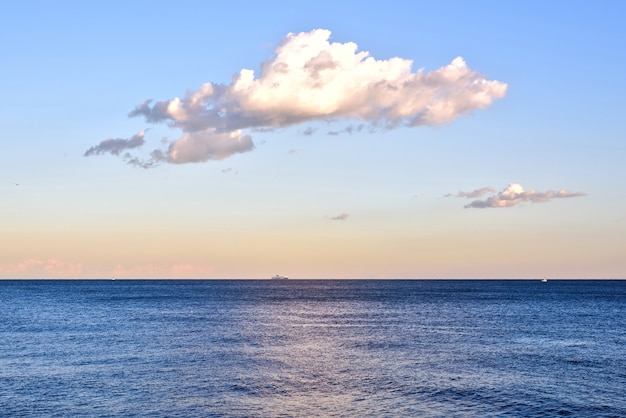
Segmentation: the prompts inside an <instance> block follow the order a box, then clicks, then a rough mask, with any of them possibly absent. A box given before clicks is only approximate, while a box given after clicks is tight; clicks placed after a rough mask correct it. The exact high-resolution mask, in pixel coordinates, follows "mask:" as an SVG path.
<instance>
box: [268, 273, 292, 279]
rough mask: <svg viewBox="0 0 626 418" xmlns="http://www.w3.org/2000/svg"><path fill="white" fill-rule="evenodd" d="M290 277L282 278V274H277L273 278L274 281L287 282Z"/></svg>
mask: <svg viewBox="0 0 626 418" xmlns="http://www.w3.org/2000/svg"><path fill="white" fill-rule="evenodd" d="M287 279H288V277H286V276H281V275H280V274H277V275H276V276H272V280H287Z"/></svg>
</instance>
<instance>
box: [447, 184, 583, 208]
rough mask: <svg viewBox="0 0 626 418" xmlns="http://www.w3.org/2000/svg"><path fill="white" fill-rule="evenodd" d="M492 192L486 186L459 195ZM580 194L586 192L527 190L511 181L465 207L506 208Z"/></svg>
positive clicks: (471, 196)
mask: <svg viewBox="0 0 626 418" xmlns="http://www.w3.org/2000/svg"><path fill="white" fill-rule="evenodd" d="M490 192H493V189H492V188H491V187H484V188H481V189H476V190H474V191H472V192H467V193H466V192H459V193H458V194H457V196H458V197H467V198H474V197H476V196H482V195H483V194H486V193H490ZM579 196H585V193H580V192H570V191H568V190H559V191H557V192H554V191H547V192H538V191H536V190H529V191H525V190H524V188H523V187H522V185H520V184H517V183H511V184H509V186H508V187H507V188H506V189H504V190H502V191H500V192H498V193H496V194H495V195H493V196H490V197H488V198H487V199H485V200H474V201H473V202H472V203H470V204H467V205H465V208H478V209H485V208H506V207H511V206H515V205H518V204H519V203H521V202H532V203H544V202H548V201H550V200H553V199H565V198H570V197H579Z"/></svg>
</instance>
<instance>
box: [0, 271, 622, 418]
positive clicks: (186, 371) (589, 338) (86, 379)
mask: <svg viewBox="0 0 626 418" xmlns="http://www.w3.org/2000/svg"><path fill="white" fill-rule="evenodd" d="M0 292H1V293H0V308H1V312H2V321H1V322H0V415H2V416H12V417H39V416H41V417H49V416H58V417H71V416H77V417H78V416H80V417H86V416H98V417H107V416H129V417H133V416H136V417H138V416H150V417H196V416H197V417H207V416H209V417H210V416H215V417H218V416H234V417H249V416H260V417H306V416H329V417H330V416H341V417H345V416H372V417H401V416H407V417H414V416H424V417H440V416H441V417H449V416H480V417H488V416H526V417H528V416H541V417H550V416H590V417H591V416H593V417H626V282H623V281H550V282H549V283H541V282H539V281H339V280H328V281H295V280H289V281H121V280H117V281H87V280H85V281H0Z"/></svg>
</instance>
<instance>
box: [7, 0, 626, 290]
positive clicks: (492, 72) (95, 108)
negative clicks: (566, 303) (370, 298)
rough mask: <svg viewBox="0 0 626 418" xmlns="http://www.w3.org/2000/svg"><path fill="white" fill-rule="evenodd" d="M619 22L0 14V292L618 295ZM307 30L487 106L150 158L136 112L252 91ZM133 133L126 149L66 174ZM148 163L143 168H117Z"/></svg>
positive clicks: (154, 8) (518, 17) (499, 11)
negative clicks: (210, 289) (46, 282)
mask: <svg viewBox="0 0 626 418" xmlns="http://www.w3.org/2000/svg"><path fill="white" fill-rule="evenodd" d="M625 9H626V6H624V5H623V3H621V2H617V1H613V2H609V1H605V2H598V3H596V4H592V3H589V2H571V1H568V2H559V1H555V2H549V3H547V4H545V3H544V2H495V1H479V2H462V1H443V2H379V3H375V4H360V2H358V3H357V2H342V3H341V4H334V3H333V2H323V1H322V2H320V1H316V2H287V1H284V2H265V3H263V4H258V3H256V2H243V3H237V4H234V3H233V4H230V3H220V4H217V5H213V4H207V3H205V2H192V1H182V2H177V3H176V4H174V3H171V2H167V3H166V2H139V1H136V2H130V4H127V3H125V2H116V1H112V2H107V3H102V4H95V5H93V4H85V3H84V2H70V1H61V2H55V3H54V4H53V3H50V2H32V1H31V2H29V1H24V2H19V3H17V2H16V3H14V4H3V5H2V6H0V41H1V44H2V45H3V47H2V54H1V58H0V59H1V64H2V65H1V67H0V68H1V69H0V74H2V75H3V77H2V79H3V83H2V99H3V100H1V101H0V113H1V114H2V129H1V130H0V140H1V141H2V144H3V150H4V152H3V153H2V154H0V164H1V167H2V182H0V190H1V191H2V194H3V204H2V206H0V223H1V225H2V228H1V229H0V230H1V231H2V232H0V234H1V236H0V238H1V239H0V254H1V255H0V277H4V278H12V277H15V278H22V277H24V278H30V277H32V278H41V277H50V278H53V277H68V278H74V277H89V278H91V277H93V278H97V277H110V276H112V275H115V276H116V277H128V278H133V277H138V278H150V277H155V278H165V277H174V278H179V277H180V278H184V277H190V278H266V277H270V276H271V275H273V274H276V273H280V274H285V275H288V276H291V277H294V278H535V277H539V276H543V275H548V276H550V277H555V278H558V277H561V278H616V277H620V278H624V277H625V276H626V250H625V248H626V190H625V188H624V186H623V183H624V180H625V179H626V170H625V169H624V168H623V160H624V157H625V156H626V145H625V144H624V129H623V125H624V124H623V116H622V115H623V113H624V110H625V106H624V104H623V97H624V93H626V85H625V81H624V76H623V68H624V64H625V57H626V53H625V52H624V47H623V45H624V41H625V40H626V29H624V25H623V22H622V20H623V16H624V15H625V13H624V12H625ZM316 29H326V30H328V31H330V32H331V35H330V38H329V42H331V43H337V44H346V43H349V42H354V43H355V44H357V45H358V51H368V52H369V56H370V57H373V58H374V59H376V60H379V61H381V62H383V61H385V60H390V59H392V58H394V57H399V58H402V59H404V60H411V61H412V63H413V64H412V67H411V70H412V72H416V71H417V70H418V69H420V68H423V73H424V74H429V73H431V74H434V72H436V71H437V70H438V69H441V68H443V67H446V66H448V65H449V64H450V63H451V62H452V61H453V60H454V59H455V58H456V57H459V56H460V57H462V58H463V60H464V61H465V62H466V64H467V67H468V68H469V70H471V71H472V72H475V74H479V75H480V77H484V80H486V81H490V82H499V83H502V84H506V92H505V94H504V95H503V96H502V97H496V96H493V100H492V101H491V102H490V103H489V104H488V105H486V106H484V108H476V109H474V110H473V111H469V112H462V113H460V114H458V115H454V117H452V118H451V119H450V120H446V121H444V122H443V123H426V124H424V125H423V126H413V127H409V126H406V125H407V122H406V121H407V120H408V119H406V118H405V119H402V121H403V123H399V126H397V127H395V128H394V129H384V128H381V125H380V119H377V120H373V119H372V118H370V119H368V117H364V116H363V114H362V113H360V114H358V115H357V114H355V113H353V114H334V115H332V116H329V117H322V116H317V117H315V118H312V119H304V120H303V121H301V122H299V123H296V122H293V123H292V122H290V123H286V124H285V125H284V126H277V125H271V126H269V125H267V126H265V125H263V126H259V127H257V128H256V129H255V128H254V127H250V126H244V127H243V129H242V130H241V135H242V138H243V137H245V136H246V135H249V136H250V139H249V141H251V142H250V143H251V144H253V146H251V147H248V148H245V150H243V148H242V152H236V153H233V154H230V155H226V154H220V155H219V156H217V157H215V158H208V160H207V161H202V162H186V161H174V160H172V159H171V154H167V152H168V150H172V149H174V148H172V147H175V145H172V144H173V143H176V144H180V143H177V142H176V140H177V139H179V138H181V135H182V131H181V129H176V128H171V127H168V125H167V124H168V121H169V123H174V122H176V120H174V119H171V118H170V119H167V120H164V121H162V122H159V123H151V122H149V121H147V120H146V118H145V117H142V116H141V115H140V116H138V117H132V118H131V117H128V114H129V112H131V111H133V109H135V108H136V107H137V106H139V105H140V104H141V103H142V102H144V101H145V100H147V99H153V102H152V104H151V105H152V106H153V105H154V103H156V101H159V100H161V101H171V100H172V99H174V98H175V97H179V98H181V99H184V97H186V95H188V94H191V93H193V92H196V91H198V89H200V88H201V86H203V85H204V84H205V83H213V84H212V85H218V84H222V85H225V86H228V85H231V83H233V80H234V78H233V77H235V76H236V75H238V74H239V73H240V71H241V70H242V69H250V70H254V75H255V77H256V78H258V77H259V76H260V74H261V66H262V64H263V63H264V62H268V61H271V60H273V59H275V53H276V51H277V49H276V48H277V47H278V46H280V45H282V44H281V42H283V43H284V42H286V41H284V40H285V39H286V36H287V34H289V33H292V34H296V35H297V34H304V35H303V37H305V36H308V35H306V34H310V33H312V31H314V30H316ZM302 39H304V38H302ZM307 39H308V38H307ZM347 80H350V78H348V79H347ZM339 86H341V84H339ZM337 88H340V87H337ZM337 88H334V89H329V90H328V92H329V93H332V92H334V91H337ZM294 91H295V92H300V91H303V90H299V89H294ZM446 91H448V92H452V93H454V94H457V93H458V94H459V95H460V96H461V98H463V97H465V96H464V95H463V94H462V93H463V91H462V89H460V88H458V87H456V86H452V87H449V86H448V90H446ZM350 93H352V92H351V91H348V92H343V93H342V94H340V95H339V96H340V98H341V99H342V100H343V99H344V98H346V97H348V98H350ZM452 93H451V94H452ZM354 94H355V97H356V96H358V94H357V92H355V93H354ZM420 94H421V92H420V91H419V90H416V91H411V92H408V93H407V94H405V95H404V96H402V97H401V98H400V99H399V101H398V102H397V103H396V104H397V106H398V108H400V107H402V106H405V105H406V104H407V103H408V102H410V101H411V100H413V99H415V98H416V97H420ZM220 100H221V99H220ZM241 100H243V99H240V102H238V103H243V102H241ZM355 100H356V99H355ZM369 100H370V101H372V100H373V101H376V100H378V98H376V97H374V98H372V97H370V99H369ZM381 100H382V99H381ZM458 100H461V99H458ZM270 102H272V103H275V100H270ZM286 103H289V101H287V102H286ZM381 103H382V102H381ZM394 103H395V102H394ZM456 104H462V103H460V102H458V101H457V102H456ZM294 106H295V105H294ZM287 107H289V106H287ZM376 109H379V110H380V109H381V108H376ZM289 110H290V109H286V110H284V111H286V112H287V113H289ZM150 112H152V113H151V115H153V116H154V115H156V113H155V112H156V111H155V110H154V108H152V110H150ZM416 112H417V111H416ZM146 114H147V113H146ZM255 115H257V116H258V117H259V118H261V119H263V115H261V113H255ZM412 115H414V114H412ZM144 116H145V114H144ZM166 116H167V115H166ZM170 116H171V115H170ZM237 117H238V116H237V115H236V114H235V115H234V116H233V118H230V117H229V116H228V115H226V117H225V118H226V120H229V121H230V120H232V121H234V122H233V123H236V122H237V120H238V119H237ZM263 120H269V119H263ZM387 121H389V120H388V119H387ZM177 123H183V122H181V120H178V122H177ZM377 123H378V125H377ZM359 126H362V129H360V130H357V129H356V128H357V127H359ZM346 128H353V129H352V132H347V131H346ZM145 129H148V130H147V131H145V136H144V137H143V140H144V141H145V143H144V144H143V145H142V146H141V147H138V148H132V149H130V148H129V149H124V152H122V153H121V154H120V155H118V156H115V155H111V154H110V153H107V152H104V153H102V154H97V155H91V156H88V157H85V156H84V154H85V152H86V151H87V150H88V149H90V148H92V147H98V146H100V145H102V141H104V140H107V139H122V140H128V139H130V138H131V137H133V135H136V134H138V133H139V132H141V131H142V130H145ZM307 133H311V134H307ZM334 133H338V134H337V135H335V134H334ZM163 138H164V140H163V143H162V142H161V140H162V139H163ZM109 144H110V143H109ZM168 144H169V145H168ZM244 145H245V144H244ZM168 146H169V147H170V148H168ZM154 149H160V150H162V152H163V154H162V159H161V160H159V161H157V162H158V164H156V166H154V167H152V168H149V169H144V168H140V167H137V166H133V165H132V164H128V163H127V162H128V160H129V158H126V159H125V158H123V155H124V153H125V152H126V151H128V152H131V153H132V156H133V157H137V158H141V159H143V160H142V161H148V160H150V158H151V157H150V151H152V150H154ZM220 150H222V148H220ZM194 152H195V151H194ZM220 152H221V151H220ZM195 155H196V154H194V158H196V159H198V158H200V160H202V159H203V158H204V157H202V156H201V157H196V156H195ZM218 157H219V158H218ZM168 158H169V160H168ZM194 161H195V160H194ZM181 162H182V163H181ZM511 184H513V185H521V188H520V187H519V186H509V185H511ZM480 189H484V191H485V193H484V194H482V195H478V193H475V196H474V197H470V198H468V197H460V196H459V195H463V194H464V193H465V194H471V193H470V192H472V191H476V190H480ZM560 190H563V191H566V192H562V194H561V195H560V197H559V191H560ZM561 197H565V198H561ZM475 201H477V202H478V203H477V204H475V205H474V206H473V207H466V206H471V205H472V202H475Z"/></svg>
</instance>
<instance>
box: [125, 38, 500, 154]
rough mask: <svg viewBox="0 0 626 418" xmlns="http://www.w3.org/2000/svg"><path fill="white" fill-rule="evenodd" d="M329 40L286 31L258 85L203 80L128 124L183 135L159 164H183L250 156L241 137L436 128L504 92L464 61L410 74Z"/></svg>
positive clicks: (140, 109) (252, 79)
mask: <svg viewBox="0 0 626 418" xmlns="http://www.w3.org/2000/svg"><path fill="white" fill-rule="evenodd" d="M330 35H331V32H330V31H328V30H324V29H316V30H313V31H311V32H302V33H290V34H288V35H287V36H286V37H285V38H284V39H283V40H282V41H281V42H280V44H279V45H278V46H277V47H276V49H275V50H274V57H273V59H271V60H269V61H267V62H265V63H263V64H262V65H261V71H260V74H259V76H258V77H256V76H255V73H254V71H253V70H248V69H243V70H241V71H240V72H239V73H238V74H236V75H235V76H234V77H233V80H232V82H231V83H230V84H228V85H224V84H217V83H211V82H209V83H205V84H204V85H203V86H201V87H200V88H199V89H198V90H195V91H191V92H188V93H187V94H186V95H184V96H183V97H182V98H180V97H175V98H173V99H169V100H160V101H156V102H154V101H152V100H147V101H145V102H144V103H142V104H141V105H139V106H137V107H136V108H135V109H134V110H132V111H131V112H130V113H129V116H131V117H134V116H143V117H144V118H145V120H146V121H147V122H149V123H158V122H167V123H168V124H169V125H170V126H171V127H173V128H178V129H180V130H182V132H183V134H182V136H181V137H180V138H179V139H177V140H175V141H173V142H172V143H171V144H170V147H169V149H168V150H167V151H165V152H161V153H157V154H156V156H157V157H161V159H162V160H163V161H167V162H172V163H186V162H200V161H206V160H209V159H223V158H227V157H229V156H231V155H233V154H236V153H240V152H246V151H249V150H251V149H253V147H254V146H253V143H252V139H251V138H250V136H248V135H244V134H242V130H245V129H253V128H273V127H285V126H290V125H294V124H297V123H301V122H308V121H315V120H336V119H343V118H346V119H356V120H360V121H363V122H366V123H369V124H372V125H375V126H384V127H386V128H393V127H396V126H400V125H404V126H420V125H439V124H443V123H450V122H452V121H453V120H454V119H456V118H457V117H459V116H460V115H463V114H469V113H471V112H472V111H474V110H477V109H485V108H487V107H489V106H490V105H491V104H492V103H493V102H494V101H495V100H497V99H499V98H502V97H504V95H505V94H506V90H507V85H506V83H503V82H500V81H490V80H487V79H485V77H484V76H482V75H481V74H479V73H477V72H475V71H472V70H471V69H469V68H468V66H467V65H466V63H465V61H464V60H463V58H461V57H457V58H455V59H453V60H452V62H451V63H450V64H448V65H446V66H444V67H441V68H439V69H436V70H434V71H431V72H424V71H423V70H422V69H419V70H417V71H415V72H412V69H411V67H412V65H413V61H412V60H408V59H403V58H391V59H388V60H377V59H375V58H373V57H371V56H370V55H369V53H368V52H367V51H359V50H358V47H357V45H356V44H355V43H353V42H346V43H339V42H330V41H329V39H330ZM153 155H154V154H153Z"/></svg>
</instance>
